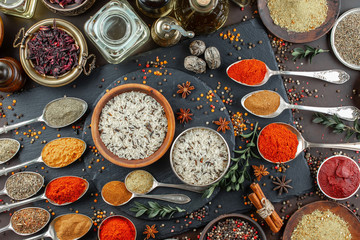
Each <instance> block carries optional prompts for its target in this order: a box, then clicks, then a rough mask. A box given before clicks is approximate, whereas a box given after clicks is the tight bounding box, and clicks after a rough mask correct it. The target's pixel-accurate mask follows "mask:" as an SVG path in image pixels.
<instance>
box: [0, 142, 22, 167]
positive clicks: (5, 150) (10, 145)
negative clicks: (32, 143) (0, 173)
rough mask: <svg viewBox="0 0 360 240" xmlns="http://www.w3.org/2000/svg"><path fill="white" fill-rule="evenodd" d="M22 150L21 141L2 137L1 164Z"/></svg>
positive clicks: (0, 146) (0, 143)
mask: <svg viewBox="0 0 360 240" xmlns="http://www.w3.org/2000/svg"><path fill="white" fill-rule="evenodd" d="M19 150H20V143H19V141H17V140H15V139H11V138H1V139H0V164H3V163H6V162H7V161H9V160H11V159H12V158H13V157H15V155H16V154H17V153H18V152H19Z"/></svg>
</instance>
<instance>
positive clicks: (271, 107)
mask: <svg viewBox="0 0 360 240" xmlns="http://www.w3.org/2000/svg"><path fill="white" fill-rule="evenodd" d="M244 105H245V107H246V108H247V109H248V110H249V111H250V112H252V113H254V114H256V115H261V116H266V115H270V114H272V113H274V112H275V111H276V110H277V109H278V108H279V106H280V96H279V95H278V94H277V93H275V92H272V91H267V90H264V91H259V92H256V93H254V94H252V95H251V96H250V97H248V98H247V99H246V100H245V102H244Z"/></svg>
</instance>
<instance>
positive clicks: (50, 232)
mask: <svg viewBox="0 0 360 240" xmlns="http://www.w3.org/2000/svg"><path fill="white" fill-rule="evenodd" d="M71 214H73V213H71ZM77 214H78V215H83V216H85V217H87V218H88V219H89V221H91V222H92V220H91V218H89V217H88V216H86V215H84V214H79V213H77ZM65 215H68V214H64V215H60V216H58V217H56V218H54V220H52V221H51V223H50V226H49V229H48V230H47V231H46V232H44V233H42V234H39V235H37V236H33V237H30V238H26V239H25V240H35V239H40V238H47V237H48V238H51V239H53V240H60V239H59V238H58V237H57V235H56V232H55V223H56V220H57V219H58V218H59V217H62V216H65ZM91 227H92V224H91V225H90V227H89V229H88V230H87V231H86V232H85V233H84V235H82V236H81V237H79V238H75V239H73V240H77V239H80V238H82V237H83V236H85V235H86V234H87V233H88V232H89V230H90V229H91Z"/></svg>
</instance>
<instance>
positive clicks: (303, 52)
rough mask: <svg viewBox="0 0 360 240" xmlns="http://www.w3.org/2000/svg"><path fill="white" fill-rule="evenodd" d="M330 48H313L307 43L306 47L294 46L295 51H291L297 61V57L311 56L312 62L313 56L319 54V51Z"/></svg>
mask: <svg viewBox="0 0 360 240" xmlns="http://www.w3.org/2000/svg"><path fill="white" fill-rule="evenodd" d="M328 51H329V50H324V49H321V48H313V47H310V46H308V45H305V49H302V48H294V51H293V52H292V53H291V55H293V58H292V60H293V61H295V60H296V59H298V58H299V59H300V58H307V57H308V58H309V60H310V63H311V61H312V58H313V57H315V56H316V55H318V54H319V53H323V52H328Z"/></svg>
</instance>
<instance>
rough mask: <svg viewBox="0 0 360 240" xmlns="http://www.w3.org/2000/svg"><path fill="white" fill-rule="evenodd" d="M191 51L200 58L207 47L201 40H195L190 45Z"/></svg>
mask: <svg viewBox="0 0 360 240" xmlns="http://www.w3.org/2000/svg"><path fill="white" fill-rule="evenodd" d="M189 49H190V53H191V54H192V55H194V56H200V55H201V54H203V53H204V52H205V49H206V45H205V43H204V42H203V41H201V40H195V41H193V42H191V43H190V46H189Z"/></svg>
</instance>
